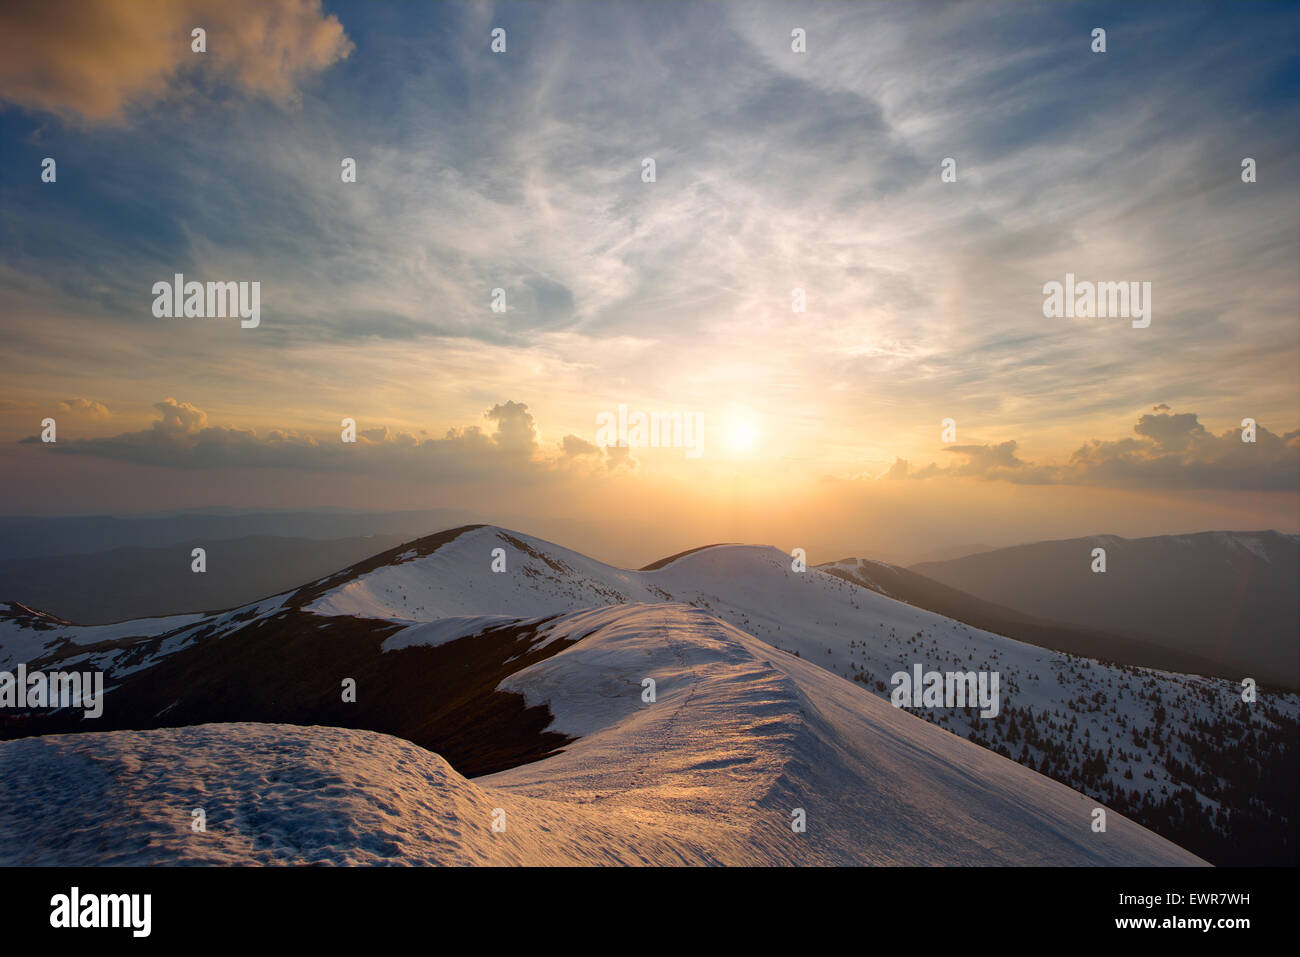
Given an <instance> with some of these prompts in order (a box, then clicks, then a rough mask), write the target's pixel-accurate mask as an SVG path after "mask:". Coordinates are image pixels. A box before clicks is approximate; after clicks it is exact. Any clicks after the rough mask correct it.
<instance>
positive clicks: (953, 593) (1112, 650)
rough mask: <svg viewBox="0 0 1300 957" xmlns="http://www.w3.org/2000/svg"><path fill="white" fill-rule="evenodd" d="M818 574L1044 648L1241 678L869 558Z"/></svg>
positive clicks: (1206, 662)
mask: <svg viewBox="0 0 1300 957" xmlns="http://www.w3.org/2000/svg"><path fill="white" fill-rule="evenodd" d="M817 568H818V569H819V570H821V571H824V572H827V573H828V574H831V575H835V576H837V577H839V578H843V579H845V580H846V581H851V582H853V583H855V584H858V585H861V586H862V587H864V588H870V589H871V590H872V591H874V592H878V593H879V594H881V595H886V596H888V597H890V598H895V599H897V600H898V601H905V602H907V603H908V604H909V605H915V606H916V607H917V608H924V609H926V610H927V611H932V612H935V613H936V614H939V615H944V616H945V617H948V618H952V619H954V620H955V621H961V622H965V623H966V624H968V625H973V626H974V627H976V628H982V629H983V630H985V631H991V632H994V633H995V634H999V635H1005V636H1006V637H1008V638H1016V639H1018V640H1020V641H1027V642H1029V643H1030V644H1034V645H1038V646H1039V647H1042V648H1051V649H1053V650H1055V651H1064V652H1068V653H1069V654H1072V655H1082V656H1083V657H1085V658H1100V659H1104V660H1106V661H1114V662H1118V663H1120V664H1125V665H1139V666H1141V667H1143V668H1159V669H1161V670H1162V671H1181V672H1186V673H1190V674H1206V675H1219V676H1220V677H1227V678H1232V677H1236V675H1235V674H1234V673H1232V670H1231V669H1229V668H1227V667H1226V666H1225V665H1223V664H1221V663H1219V662H1215V661H1212V660H1210V659H1209V658H1202V657H1200V656H1198V655H1192V654H1188V653H1187V652H1185V651H1181V650H1179V649H1176V648H1168V647H1165V646H1163V645H1161V644H1159V643H1157V642H1153V641H1149V640H1148V641H1141V640H1138V639H1137V638H1134V637H1133V636H1131V635H1122V634H1116V633H1114V632H1106V631H1100V630H1098V629H1095V628H1085V627H1082V626H1079V625H1066V624H1062V623H1061V622H1059V621H1048V620H1046V619H1043V618H1035V617H1034V616H1032V615H1026V614H1024V613H1023V612H1019V611H1016V610H1015V609H1012V608H1007V607H1006V606H1004V605H995V604H993V603H992V602H988V601H984V600H982V599H980V598H976V597H975V596H973V595H968V594H966V593H965V592H964V591H959V590H958V589H956V588H952V587H950V586H948V585H944V584H942V583H940V582H937V581H934V580H933V579H930V578H926V577H925V576H924V575H920V574H918V573H917V572H914V571H912V570H910V569H907V568H900V567H899V566H898V565H890V564H887V563H886V562H875V561H871V560H870V559H865V558H846V559H843V560H841V561H838V562H828V563H826V564H825V565H818V566H817Z"/></svg>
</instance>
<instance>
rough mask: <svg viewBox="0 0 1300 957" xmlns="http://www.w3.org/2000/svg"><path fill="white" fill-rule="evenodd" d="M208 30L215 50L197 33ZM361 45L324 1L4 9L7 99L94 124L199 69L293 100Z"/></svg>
mask: <svg viewBox="0 0 1300 957" xmlns="http://www.w3.org/2000/svg"><path fill="white" fill-rule="evenodd" d="M195 27H202V28H203V29H205V30H206V31H207V52H206V53H195V52H193V51H192V50H191V46H190V44H191V39H190V37H191V30H193V29H194V28H195ZM351 50H352V42H351V41H350V40H349V39H348V37H347V35H346V34H345V33H344V31H343V25H342V24H341V23H340V22H339V21H338V18H337V17H335V16H332V15H331V16H325V15H324V14H323V12H322V10H321V4H320V0H265V2H244V3H240V2H235V0H119V2H103V3H79V2H76V0H41V2H39V3H31V2H21V0H20V2H15V3H7V4H4V5H3V6H0V99H4V100H7V101H8V102H10V103H14V104H17V105H18V106H22V107H25V108H27V109H31V110H38V111H43V112H47V113H53V114H55V115H57V116H60V117H62V118H64V119H75V120H80V121H87V122H92V123H103V122H118V121H121V120H123V118H124V116H125V114H126V112H127V110H128V109H129V108H131V107H133V106H147V105H149V104H151V103H154V102H157V101H159V100H162V99H164V98H165V97H167V96H168V95H169V94H170V93H173V92H175V91H176V90H177V89H178V88H180V87H182V86H186V85H187V81H188V80H190V79H191V77H192V75H193V74H199V73H202V74H204V75H206V76H208V77H211V78H214V79H218V80H220V81H223V82H225V83H228V84H230V85H231V86H233V87H234V88H236V89H238V90H239V91H241V92H243V93H245V94H248V95H254V96H264V97H267V98H269V99H271V100H274V101H276V102H279V103H291V102H293V101H294V100H295V98H296V97H297V91H298V87H299V85H300V84H301V83H302V82H303V81H304V80H305V79H306V78H307V77H309V76H311V75H312V74H314V73H318V72H319V71H321V70H324V69H325V68H326V67H328V66H330V65H331V64H332V63H334V62H336V61H337V60H339V59H342V58H343V57H346V56H347V55H348V54H349V53H350V52H351Z"/></svg>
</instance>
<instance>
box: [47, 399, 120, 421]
mask: <svg viewBox="0 0 1300 957" xmlns="http://www.w3.org/2000/svg"><path fill="white" fill-rule="evenodd" d="M59 411H60V412H63V413H66V414H68V415H72V416H75V417H80V418H85V419H107V418H108V417H109V415H110V414H111V413H110V412H109V411H108V406H106V405H104V403H102V402H96V401H95V400H94V399H67V400H66V401H63V402H60V403H59Z"/></svg>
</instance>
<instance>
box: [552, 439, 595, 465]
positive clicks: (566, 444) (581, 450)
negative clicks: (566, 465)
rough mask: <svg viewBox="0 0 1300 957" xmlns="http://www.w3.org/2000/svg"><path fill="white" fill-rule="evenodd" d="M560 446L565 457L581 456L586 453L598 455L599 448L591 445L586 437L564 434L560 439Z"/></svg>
mask: <svg viewBox="0 0 1300 957" xmlns="http://www.w3.org/2000/svg"><path fill="white" fill-rule="evenodd" d="M560 448H561V450H562V451H563V452H564V456H565V458H570V459H574V458H581V457H582V456H586V455H599V454H600V449H599V448H598V447H597V446H595V445H592V444H591V443H590V442H588V441H587V440H586V439H582V438H579V437H578V436H576V435H566V436H565V437H564V438H563V439H562V440H561V441H560Z"/></svg>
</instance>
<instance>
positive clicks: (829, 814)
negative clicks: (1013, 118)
mask: <svg viewBox="0 0 1300 957" xmlns="http://www.w3.org/2000/svg"><path fill="white" fill-rule="evenodd" d="M546 633H547V637H548V638H550V639H558V638H561V637H563V638H564V639H566V640H568V641H570V642H572V643H571V644H568V645H567V646H566V647H565V648H564V650H562V651H560V652H559V653H558V654H556V655H554V656H552V657H549V658H546V659H545V660H543V661H541V662H539V663H536V664H533V665H531V666H529V667H527V668H524V669H522V670H520V671H518V672H516V673H515V674H514V675H512V676H511V677H510V678H508V679H507V680H506V682H505V685H506V686H507V687H508V688H509V689H510V690H512V691H515V692H517V693H519V694H522V695H523V696H524V697H525V698H526V699H528V701H529V702H530V703H532V704H537V705H542V704H545V705H548V706H549V707H550V708H551V709H552V711H553V713H554V715H555V725H556V727H557V729H558V730H560V731H561V732H562V733H563V734H565V735H567V736H570V737H572V738H573V739H574V740H573V743H572V744H570V745H569V746H568V747H567V748H566V749H565V750H564V751H563V752H562V753H560V754H558V755H556V756H555V757H552V758H550V759H548V760H545V761H538V762H533V763H528V764H524V765H520V766H518V767H515V768H513V769H512V770H508V771H505V772H502V773H498V774H494V775H489V776H486V777H480V778H478V779H476V780H474V781H469V780H467V779H466V778H464V777H463V776H461V775H460V774H459V773H457V772H456V771H455V770H453V769H452V767H451V766H450V765H448V764H447V763H446V762H445V761H444V760H442V759H441V758H440V757H438V756H437V755H434V754H431V753H429V752H427V751H423V750H421V749H419V748H416V747H415V746H413V745H411V744H410V743H408V742H405V741H402V740H400V739H397V738H394V737H391V736H387V735H381V734H376V733H374V732H367V731H355V730H343V729H338V728H320V727H308V728H301V727H291V726H286V725H270V724H223V725H203V726H197V727H187V728H181V729H165V730H156V731H147V732H139V731H136V732H127V731H123V732H108V733H104V734H76V735H55V736H44V737H37V738H28V739H25V740H20V741H12V742H7V743H5V744H3V745H0V772H2V773H0V782H3V783H0V863H4V864H14V863H26V864H71V863H83V862H85V861H88V860H89V861H96V862H103V863H120V864H169V863H179V862H186V863H194V862H214V863H215V862H220V863H252V862H256V863H314V862H323V861H328V862H336V863H394V862H411V863H442V864H446V863H494V864H507V863H524V864H574V863H578V864H614V863H616V864H642V863H648V864H681V863H725V864H1055V865H1065V864H1071V865H1078V864H1156V865H1186V864H1196V863H1199V861H1198V860H1197V859H1196V858H1195V857H1194V856H1193V855H1191V854H1189V853H1187V852H1186V851H1184V850H1182V849H1181V848H1179V847H1177V846H1176V845H1174V844H1172V843H1171V842H1169V841H1166V840H1164V839H1163V838H1160V837H1158V836H1157V835H1155V834H1153V833H1151V832H1150V831H1147V830H1145V829H1144V828H1142V827H1140V826H1138V825H1137V824H1134V823H1133V822H1131V821H1129V820H1127V819H1125V818H1123V817H1121V816H1119V815H1111V816H1110V817H1109V819H1108V822H1107V824H1108V826H1107V829H1106V831H1105V832H1094V831H1093V830H1092V829H1091V822H1092V820H1093V816H1092V815H1093V809H1094V807H1095V802H1094V801H1091V800H1089V799H1088V798H1086V797H1084V796H1083V795H1080V794H1078V793H1076V792H1074V791H1071V790H1070V789H1069V788H1066V787H1064V786H1063V785H1060V784H1058V783H1056V782H1054V781H1051V780H1049V779H1048V778H1045V777H1043V776H1042V775H1039V774H1036V773H1034V772H1032V771H1029V770H1027V769H1026V768H1023V767H1021V766H1019V765H1017V764H1015V763H1014V762H1012V761H1009V760H1007V759H1005V758H1002V757H999V756H998V755H995V754H993V753H991V752H989V751H987V750H985V749H983V748H980V747H978V746H976V745H974V744H971V743H970V742H967V741H963V740H961V739H960V738H957V737H954V736H952V735H949V734H945V733H944V732H942V731H940V730H939V729H937V728H935V727H933V726H932V725H929V724H926V723H925V722H922V721H918V720H916V719H915V718H914V717H912V716H911V715H909V714H907V713H905V712H902V711H899V710H896V709H894V708H892V707H891V706H890V705H889V704H887V703H886V702H884V701H882V700H880V699H878V698H876V697H874V696H872V695H870V694H867V693H865V692H864V691H863V689H861V688H860V687H858V686H855V685H853V684H851V683H849V682H846V681H843V680H841V679H839V678H836V677H834V676H833V675H830V674H829V673H827V672H826V671H824V670H823V669H821V668H818V667H817V666H815V665H811V664H809V663H807V662H805V661H801V660H799V659H798V658H795V657H793V656H790V655H784V654H781V653H779V652H776V651H774V650H773V649H772V648H771V647H770V646H768V645H766V644H765V643H763V642H761V641H759V640H757V639H756V638H754V637H752V636H751V635H748V634H745V633H744V632H742V631H740V630H739V629H737V628H734V627H732V626H730V625H727V624H726V623H724V622H722V621H720V620H719V619H717V618H716V617H714V616H713V615H710V614H708V613H707V612H705V611H703V610H702V609H698V608H691V607H688V606H684V605H680V604H675V603H673V604H662V603H660V604H654V605H646V604H631V605H615V606H609V607H604V608H599V609H593V610H588V611H584V612H578V613H575V614H572V615H566V616H563V617H561V618H559V619H555V620H553V621H552V622H551V624H550V625H549V626H548V628H547V630H546ZM470 640H472V639H470ZM544 640H545V639H544ZM645 678H653V680H654V681H655V682H656V686H657V687H656V694H655V696H654V700H653V701H647V700H646V698H645V696H644V695H643V684H642V683H643V681H644V680H645ZM106 797H107V798H108V799H109V800H108V802H107V804H108V806H109V807H111V808H112V820H113V828H114V834H115V835H116V837H115V839H114V840H113V841H111V842H104V841H102V840H101V839H100V838H99V837H98V836H96V835H95V834H94V833H93V831H90V830H88V829H86V828H85V827H84V826H83V827H70V826H69V825H70V824H71V823H72V822H74V821H81V822H84V821H86V820H91V819H94V817H95V816H96V815H102V814H104V813H105V798H106ZM195 809H201V810H202V812H203V815H204V822H205V830H203V831H202V832H201V833H196V832H195V831H194V830H193V829H192V826H191V825H192V821H193V819H194V818H193V815H194V811H195ZM796 823H797V824H798V825H799V826H798V827H796V826H795V825H796ZM494 826H495V829H494Z"/></svg>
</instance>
